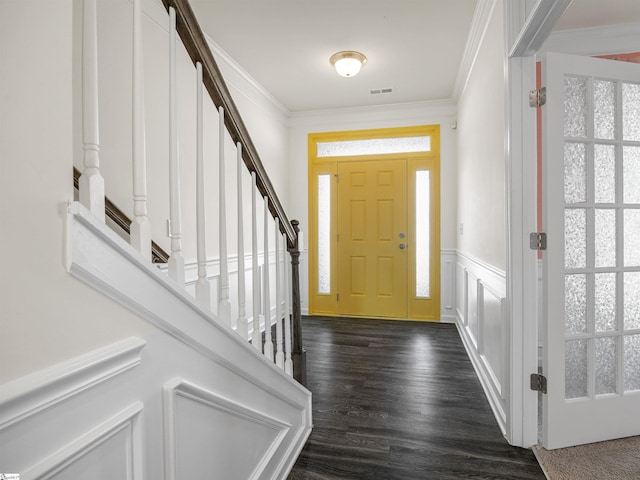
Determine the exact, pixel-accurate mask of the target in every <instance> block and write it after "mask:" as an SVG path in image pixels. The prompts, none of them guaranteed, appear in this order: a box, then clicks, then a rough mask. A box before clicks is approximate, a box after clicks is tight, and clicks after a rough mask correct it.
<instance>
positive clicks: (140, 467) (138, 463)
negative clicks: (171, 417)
mask: <svg viewBox="0 0 640 480" xmlns="http://www.w3.org/2000/svg"><path fill="white" fill-rule="evenodd" d="M142 409H143V404H142V403H141V402H136V403H134V404H133V405H131V406H130V407H129V408H127V409H125V410H123V411H122V412H120V413H119V414H117V415H116V416H114V417H113V418H110V419H109V420H107V421H106V422H104V423H102V424H100V425H97V426H96V427H95V428H93V429H92V430H91V431H89V432H87V433H86V434H84V435H82V436H81V437H79V438H78V439H77V440H75V441H74V442H72V443H70V444H69V445H66V446H64V447H63V448H62V449H60V450H59V451H57V452H55V453H54V454H52V455H51V456H49V457H48V458H46V459H44V460H42V461H41V462H39V463H38V464H36V465H34V466H33V467H30V468H29V469H27V470H26V471H25V472H24V473H22V474H21V476H20V478H21V479H23V480H36V479H37V480H46V479H50V478H55V477H56V476H57V475H59V474H62V475H63V476H64V477H66V478H81V477H78V475H82V478H91V479H93V480H102V479H105V480H106V479H110V478H127V479H131V480H142V479H143V478H144V473H143V472H144V459H143V444H142V427H141V420H140V416H141V415H140V414H141V413H142Z"/></svg>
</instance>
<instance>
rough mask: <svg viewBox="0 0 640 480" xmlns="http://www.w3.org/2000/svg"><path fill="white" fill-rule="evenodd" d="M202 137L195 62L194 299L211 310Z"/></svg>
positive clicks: (199, 75)
mask: <svg viewBox="0 0 640 480" xmlns="http://www.w3.org/2000/svg"><path fill="white" fill-rule="evenodd" d="M203 145H204V136H203V118H202V64H201V63H200V62H196V231H197V232H196V234H197V244H196V247H197V256H198V281H197V282H196V299H197V300H198V301H199V302H200V303H201V304H202V305H204V307H205V308H207V309H208V310H211V285H210V283H209V278H207V252H206V235H205V225H206V216H205V204H204V151H203V149H204V148H203Z"/></svg>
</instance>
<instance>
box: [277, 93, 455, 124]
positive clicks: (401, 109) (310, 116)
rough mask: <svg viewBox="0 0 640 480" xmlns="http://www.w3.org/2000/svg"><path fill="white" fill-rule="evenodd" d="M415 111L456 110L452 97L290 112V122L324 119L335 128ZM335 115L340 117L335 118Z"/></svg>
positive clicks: (450, 112)
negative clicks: (359, 119) (362, 119)
mask: <svg viewBox="0 0 640 480" xmlns="http://www.w3.org/2000/svg"><path fill="white" fill-rule="evenodd" d="M413 112H415V115H416V116H420V117H424V115H425V112H426V113H427V114H428V115H430V116H452V115H455V114H456V112H457V106H456V104H455V103H454V101H453V100H452V99H445V100H432V101H425V102H407V103H394V104H390V105H369V106H364V107H350V108H332V109H326V110H307V111H303V112H291V113H290V115H289V117H290V118H291V123H292V124H294V125H295V126H296V127H301V126H314V127H315V126H316V125H318V123H319V122H322V121H326V122H328V123H329V124H330V126H331V127H330V128H332V129H334V130H335V129H336V125H340V124H341V123H350V122H353V121H354V120H357V119H358V118H367V119H370V118H371V115H376V114H378V115H383V116H384V118H385V119H386V120H389V121H390V120H393V119H394V118H402V119H406V118H410V116H411V114H412V113H413ZM336 117H340V118H339V119H336Z"/></svg>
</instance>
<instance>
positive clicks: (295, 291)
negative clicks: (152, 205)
mask: <svg viewBox="0 0 640 480" xmlns="http://www.w3.org/2000/svg"><path fill="white" fill-rule="evenodd" d="M162 3H163V4H164V7H165V8H166V10H167V13H168V15H169V19H170V20H169V24H170V29H169V38H170V41H169V63H170V74H169V117H170V120H169V123H170V129H169V130H170V131H169V137H170V138H169V150H170V151H169V172H170V175H169V184H170V185H169V202H170V208H169V214H170V222H169V223H170V226H169V229H170V239H171V252H170V254H169V258H168V259H166V256H165V257H164V258H162V260H166V261H167V263H168V275H169V277H170V278H172V279H173V280H174V281H175V282H177V283H178V284H179V285H181V286H182V287H184V285H185V263H184V258H183V254H182V235H183V232H182V230H181V216H180V209H181V207H180V189H179V185H180V179H179V172H180V167H179V164H178V145H177V128H178V119H177V87H176V53H175V48H176V45H177V43H178V42H177V36H179V37H180V40H181V42H182V44H183V45H184V48H185V50H186V52H187V53H188V55H189V56H190V58H191V60H192V62H193V64H194V67H195V69H196V72H197V78H198V82H197V83H198V86H197V107H196V108H197V112H196V115H197V120H196V137H197V146H196V157H197V158H196V171H197V173H196V178H197V180H196V182H197V183H196V232H195V236H196V239H197V267H198V280H197V282H196V288H195V296H196V300H197V301H198V302H199V303H200V304H202V305H203V306H204V307H205V308H208V309H209V310H211V311H214V309H213V306H212V305H211V295H210V293H211V286H210V284H209V282H208V276H207V254H206V252H205V245H206V242H205V236H204V235H205V225H204V219H205V215H204V208H205V197H204V193H203V190H204V188H205V185H204V174H203V154H202V145H203V128H202V102H203V95H202V88H203V87H204V89H205V90H206V92H207V93H208V95H209V97H210V99H211V101H212V102H213V104H214V105H215V107H216V109H217V110H218V122H219V125H220V128H219V140H218V141H219V145H220V151H219V160H218V161H219V163H218V167H219V180H220V183H219V185H218V186H217V188H218V191H219V204H218V205H219V214H218V217H219V218H218V220H219V223H220V224H219V229H218V230H219V234H220V238H219V257H220V277H219V281H218V295H217V298H218V305H217V317H218V321H220V322H222V323H225V324H226V325H229V326H231V327H232V328H233V327H234V324H235V328H236V331H237V333H238V335H240V336H241V337H242V338H243V339H245V340H247V341H250V342H251V343H252V344H253V347H254V348H256V350H258V351H260V352H262V353H263V354H264V356H265V357H266V358H267V359H268V360H269V361H271V362H274V363H275V364H276V365H277V366H278V367H279V368H281V369H283V370H284V371H285V372H286V373H288V374H289V375H293V377H294V378H295V379H296V380H298V381H299V382H301V383H305V380H306V379H305V352H304V350H303V348H302V335H301V309H300V286H299V285H300V283H299V282H300V278H299V277H300V273H299V257H300V252H299V247H298V234H299V227H298V225H299V223H298V222H297V221H296V220H293V221H289V219H288V218H287V215H286V213H285V211H284V208H283V207H282V204H281V202H280V199H279V198H278V195H277V194H276V191H275V189H274V187H273V185H272V183H271V181H270V179H269V177H268V175H267V173H266V170H265V168H264V165H263V163H262V161H261V159H260V156H259V155H258V152H257V150H256V147H255V145H254V144H253V142H252V140H251V137H250V135H249V132H248V130H247V128H246V127H245V125H244V122H243V120H242V118H241V116H240V114H239V111H238V109H237V107H236V105H235V103H234V102H233V99H232V98H231V95H230V93H229V90H228V88H227V86H226V83H225V81H224V78H223V76H222V74H221V72H220V70H219V68H218V66H217V64H216V62H215V60H214V57H213V54H212V52H211V50H210V48H209V46H208V44H207V41H206V38H205V36H204V34H203V32H202V30H201V28H200V26H199V24H198V21H197V19H196V17H195V14H194V12H193V10H192V9H191V6H190V5H189V3H188V1H187V0H162ZM96 18H97V11H96V0H83V150H84V160H83V171H82V174H81V175H80V177H79V179H78V187H79V199H80V202H81V203H82V204H84V205H85V206H86V207H87V208H89V210H90V211H91V212H92V213H93V214H94V215H96V216H97V217H98V218H100V219H101V220H102V221H104V218H105V215H104V199H105V197H104V180H103V178H102V176H101V173H100V159H99V145H100V144H99V126H98V97H97V95H98V75H97V71H98V68H97V65H98V63H97V62H98V58H97V21H96ZM132 82H133V143H132V145H133V152H132V158H133V172H132V173H133V211H134V218H133V220H132V221H131V224H130V227H129V230H130V232H128V233H130V241H131V244H132V245H133V246H134V247H135V248H136V249H137V250H138V251H139V252H140V253H141V254H142V255H143V256H144V257H145V258H147V259H149V260H151V258H152V242H151V236H150V225H149V221H148V218H147V191H146V153H145V120H144V87H143V70H142V0H134V1H133V78H132ZM225 135H229V136H230V137H231V139H232V140H233V143H234V145H235V146H236V159H235V163H236V165H237V168H238V177H237V178H238V180H237V181H238V184H237V191H238V197H237V202H238V206H237V207H238V212H239V213H238V221H237V227H238V232H237V236H238V298H237V312H238V315H237V318H235V319H233V320H232V319H231V313H230V312H231V308H230V302H231V299H230V298H229V273H228V258H227V221H226V202H227V200H228V198H227V195H226V189H225V186H226V185H225V166H226V163H227V160H226V158H225V154H224V143H225V142H224V138H225ZM242 164H244V166H245V167H246V168H247V169H248V171H249V172H250V174H251V178H252V189H253V191H252V198H253V201H252V202H251V217H252V232H251V236H252V251H251V265H252V268H251V270H252V275H253V283H252V284H253V289H252V290H253V292H252V300H253V317H254V318H253V319H252V322H251V323H250V324H249V319H248V318H247V315H246V298H245V296H246V293H245V266H244V255H245V252H244V232H243V218H244V217H243V215H244V212H243V207H244V206H243V204H242V198H243V197H242V181H241V170H240V167H241V165H242ZM258 195H259V196H260V197H262V198H263V200H264V223H263V225H264V231H263V232H262V233H263V247H264V255H263V265H262V266H260V265H259V255H258V245H257V239H258V237H259V233H258V231H257V221H256V217H257V215H258V212H257V209H258V205H257V201H256V200H257V196H258ZM107 205H110V206H111V207H112V209H113V208H115V206H113V204H112V203H111V202H109V201H108V200H107ZM116 210H117V208H116ZM125 218H126V217H125ZM271 220H273V222H274V223H275V232H276V236H275V239H274V240H275V242H274V248H275V258H276V267H275V277H276V282H275V289H276V292H275V298H276V308H275V311H276V318H275V337H276V338H275V342H274V341H273V338H272V333H271V332H272V326H273V320H272V314H271V295H270V285H269V278H270V272H269V263H270V251H269V243H270V242H269V238H268V230H269V222H270V221H271ZM121 223H122V221H121ZM123 228H124V227H123ZM125 230H126V228H125ZM158 249H159V247H157V245H155V244H153V252H154V254H155V256H154V258H155V261H156V262H157V261H158V258H159V257H158ZM163 253H164V252H163ZM287 253H288V254H289V256H290V268H284V267H285V266H286V262H283V263H284V265H282V264H281V263H280V262H281V260H280V258H281V255H282V258H283V259H284V257H285V256H286V254H287ZM165 255H166V254H165ZM162 260H161V261H162ZM234 301H235V300H234ZM250 326H251V327H252V329H253V332H252V333H250V330H249V327H250Z"/></svg>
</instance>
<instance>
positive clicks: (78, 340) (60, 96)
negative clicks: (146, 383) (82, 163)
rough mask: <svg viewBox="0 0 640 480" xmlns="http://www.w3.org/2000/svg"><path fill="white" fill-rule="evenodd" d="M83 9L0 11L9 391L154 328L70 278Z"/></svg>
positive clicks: (68, 4)
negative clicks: (77, 43) (77, 16)
mask: <svg viewBox="0 0 640 480" xmlns="http://www.w3.org/2000/svg"><path fill="white" fill-rule="evenodd" d="M73 9H74V2H73V1H71V0H55V1H51V2H35V1H27V2H24V1H21V0H7V1H2V2H0V45H2V49H0V55H1V57H0V65H2V68H0V91H1V92H2V93H1V97H0V98H1V102H2V104H1V105H0V112H1V113H0V122H1V123H0V148H1V149H2V151H1V153H0V162H1V163H0V165H1V168H2V173H1V175H0V212H1V213H0V225H2V234H1V235H0V245H1V250H2V252H4V259H3V264H2V268H0V309H1V314H0V331H1V332H2V333H1V335H2V348H1V349H0V365H1V367H0V383H1V382H5V381H7V380H10V379H14V378H16V377H19V376H21V375H24V374H26V373H29V372H32V371H34V370H36V369H40V368H43V367H45V366H48V365H50V364H52V363H55V362H58V361H62V360H65V359H68V358H70V357H72V356H74V355H78V354H80V353H83V352H85V351H86V350H87V349H92V348H96V347H99V346H102V345H105V344H107V343H110V342H113V341H116V340H119V339H121V338H123V337H125V336H130V335H140V334H142V333H144V332H145V331H146V330H147V328H148V327H147V326H146V325H145V323H144V322H143V321H142V320H140V319H139V318H138V317H136V316H135V315H134V314H132V313H130V312H129V311H127V310H125V309H124V308H122V307H121V306H119V305H116V304H114V303H113V302H112V301H111V300H109V299H107V298H106V297H104V296H103V295H101V294H98V293H97V292H95V291H94V290H93V289H91V288H89V287H87V286H86V285H83V284H81V283H79V282H78V281H77V280H75V279H72V278H70V277H69V275H68V274H67V272H66V271H65V269H64V267H63V263H62V253H63V242H62V239H63V226H64V218H65V215H64V212H65V211H66V204H67V202H68V201H69V200H72V199H73V183H72V176H71V174H72V159H73V153H74V143H73V142H74V140H76V138H75V137H74V131H73V121H72V99H73V92H74V90H75V89H77V88H78V85H77V84H75V83H74V77H73V75H72V60H73V56H72V52H73V50H72V45H73V41H74V39H75V38H78V35H79V32H78V31H77V29H76V25H74V23H73V18H74V10H73Z"/></svg>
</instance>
